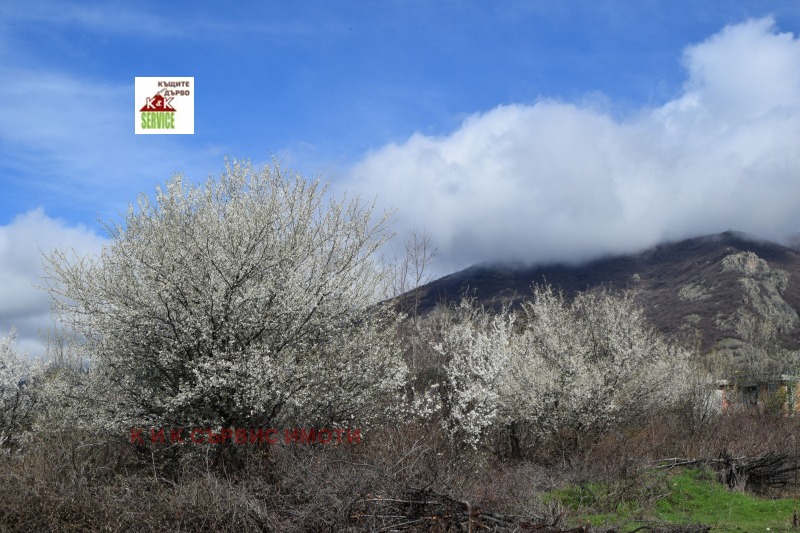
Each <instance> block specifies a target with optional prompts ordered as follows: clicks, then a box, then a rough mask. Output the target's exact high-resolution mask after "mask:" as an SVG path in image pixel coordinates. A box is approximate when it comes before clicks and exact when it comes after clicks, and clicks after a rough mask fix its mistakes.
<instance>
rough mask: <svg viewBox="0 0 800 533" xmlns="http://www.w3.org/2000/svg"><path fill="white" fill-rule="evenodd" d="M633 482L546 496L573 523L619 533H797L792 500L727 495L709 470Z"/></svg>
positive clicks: (687, 471) (649, 475) (573, 488)
mask: <svg viewBox="0 0 800 533" xmlns="http://www.w3.org/2000/svg"><path fill="white" fill-rule="evenodd" d="M636 482H637V483H638V485H635V484H629V485H628V486H627V488H620V486H606V485H599V484H586V485H582V486H580V487H569V488H566V489H562V490H560V491H556V492H554V493H552V494H551V497H553V498H555V499H557V500H559V501H561V503H562V504H564V505H566V506H567V507H569V508H571V509H572V510H573V511H575V512H576V514H577V517H578V519H577V523H581V524H586V523H587V522H589V523H590V524H592V525H594V526H622V528H621V531H632V530H633V529H636V528H637V527H639V526H641V525H645V524H650V525H652V524H653V523H660V524H683V525H688V524H704V525H709V526H713V531H723V532H724V531H727V532H765V531H771V532H775V531H800V530H793V529H792V516H793V512H794V500H792V499H774V500H771V499H767V498H760V497H757V496H753V495H751V494H747V493H744V492H737V491H730V490H728V489H727V488H726V487H725V486H723V485H722V484H720V483H719V482H718V481H716V478H715V476H714V474H713V473H711V472H708V471H703V470H686V471H683V472H679V473H675V474H672V475H666V474H663V473H651V474H647V475H644V476H642V477H641V479H638V480H636Z"/></svg>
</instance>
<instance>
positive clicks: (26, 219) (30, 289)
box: [0, 209, 105, 355]
mask: <svg viewBox="0 0 800 533" xmlns="http://www.w3.org/2000/svg"><path fill="white" fill-rule="evenodd" d="M104 242H105V239H103V238H102V237H100V236H99V235H97V234H96V233H94V232H92V231H90V230H89V229H87V228H86V227H83V226H71V225H68V224H66V223H64V222H63V221H61V220H57V219H53V218H50V217H48V216H47V215H46V214H45V213H44V211H43V210H42V209H35V210H33V211H29V212H28V213H25V214H23V215H19V216H17V217H16V218H15V219H14V220H13V221H11V222H10V223H9V224H7V225H5V226H0V335H5V334H6V333H7V332H8V330H9V329H10V328H11V327H16V329H17V341H18V343H19V348H20V350H21V351H22V352H24V351H28V352H29V353H30V354H31V355H37V354H41V353H42V346H41V343H40V341H39V330H40V329H41V328H46V327H48V325H49V324H50V323H51V322H50V297H49V296H48V294H47V293H46V292H45V291H44V290H41V289H38V288H37V287H36V285H39V286H41V285H44V282H43V280H42V274H43V270H42V260H43V255H42V254H43V253H44V254H47V253H49V252H50V251H51V250H52V249H53V248H56V247H58V248H61V249H64V250H70V249H73V250H75V252H77V253H78V254H81V255H84V254H87V253H99V252H100V249H101V248H102V245H103V243H104Z"/></svg>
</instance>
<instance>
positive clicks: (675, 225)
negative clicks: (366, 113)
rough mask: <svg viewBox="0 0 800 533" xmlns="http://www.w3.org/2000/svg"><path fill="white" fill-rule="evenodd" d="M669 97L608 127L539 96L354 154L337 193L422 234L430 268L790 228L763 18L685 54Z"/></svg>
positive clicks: (792, 210)
mask: <svg viewBox="0 0 800 533" xmlns="http://www.w3.org/2000/svg"><path fill="white" fill-rule="evenodd" d="M684 64H685V66H686V69H687V73H688V75H687V80H686V83H685V85H684V88H683V91H682V92H681V94H679V95H676V97H675V98H674V99H673V100H671V101H669V102H667V103H665V104H664V105H662V106H660V107H658V108H644V109H641V110H640V111H639V112H638V113H636V114H634V115H632V116H629V117H626V118H622V119H621V118H618V117H615V116H613V115H612V114H610V113H609V112H607V111H605V110H603V109H598V108H596V107H593V106H591V105H585V104H572V103H566V102H559V101H553V100H539V101H537V102H535V103H534V104H531V105H522V104H520V105H506V106H500V107H497V108H495V109H492V110H490V111H488V112H486V113H478V114H475V115H473V116H471V117H469V118H468V119H467V120H465V121H464V123H463V124H461V126H460V127H459V128H458V129H457V130H456V131H454V132H452V133H450V134H449V135H445V136H441V137H433V136H426V135H422V134H419V133H417V134H415V135H413V136H412V137H411V138H409V139H408V140H407V141H405V142H403V143H401V144H392V145H388V146H385V147H383V148H381V149H379V150H376V151H374V152H372V153H370V154H368V155H366V156H365V157H364V158H363V159H362V160H361V161H360V162H359V163H358V164H357V165H355V166H354V167H353V168H352V169H351V170H350V173H349V179H348V181H347V187H348V188H350V189H351V190H352V189H355V190H358V191H359V192H361V193H362V194H363V195H366V196H372V195H377V196H378V200H379V201H380V202H383V203H384V204H388V205H392V206H394V207H396V208H398V214H397V216H398V219H399V220H398V228H397V230H398V231H399V232H401V233H402V232H403V231H405V229H406V228H409V227H410V226H411V225H412V224H414V223H416V224H424V225H425V226H426V229H427V230H428V231H429V232H430V233H431V234H432V235H433V237H434V239H435V240H436V241H437V242H438V245H439V248H440V266H439V268H440V269H441V271H442V272H447V271H452V270H454V269H457V268H463V267H465V266H467V265H469V264H472V263H475V262H477V261H481V260H487V259H501V258H504V259H518V260H525V261H562V260H580V259H586V258H589V257H592V256H597V255H601V254H604V253H617V252H625V251H634V250H637V249H641V248H643V247H646V246H649V245H651V244H655V243H657V242H659V241H661V240H664V239H668V238H673V239H676V238H682V237H687V236H691V235H697V234H703V233H713V232H719V231H724V230H727V229H729V228H734V229H739V230H743V231H747V232H750V233H754V234H757V235H761V236H764V237H767V238H773V239H781V238H783V237H786V236H787V235H788V234H790V233H794V232H796V231H797V230H798V229H800V179H799V178H798V176H800V151H798V149H797V147H798V146H800V42H799V41H798V40H797V39H796V38H795V37H794V36H793V35H791V34H786V33H778V32H777V31H776V30H775V24H774V21H773V20H772V19H770V18H765V19H759V20H751V21H747V22H744V23H742V24H738V25H735V26H729V27H726V28H724V29H723V30H722V31H721V32H719V33H718V34H716V35H714V36H712V37H711V38H709V39H708V40H706V41H705V42H702V43H700V44H697V45H694V46H690V47H688V48H687V49H686V51H685V56H684Z"/></svg>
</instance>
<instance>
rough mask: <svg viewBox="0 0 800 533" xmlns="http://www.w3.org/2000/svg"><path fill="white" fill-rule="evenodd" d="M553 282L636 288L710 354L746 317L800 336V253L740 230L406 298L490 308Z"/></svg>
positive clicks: (785, 335) (429, 305)
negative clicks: (471, 301)
mask: <svg viewBox="0 0 800 533" xmlns="http://www.w3.org/2000/svg"><path fill="white" fill-rule="evenodd" d="M545 282H546V283H549V284H551V285H553V286H556V287H559V288H561V290H563V291H564V292H565V293H566V294H567V295H572V294H574V293H575V292H577V291H585V290H596V289H599V288H610V289H615V290H616V289H628V290H633V291H634V292H635V294H636V298H637V300H638V301H639V303H640V304H641V305H642V306H643V307H644V308H645V311H646V313H647V315H648V317H649V318H650V320H651V321H652V323H653V324H654V325H655V326H656V327H657V328H658V329H660V330H661V331H663V332H665V333H667V334H673V335H686V334H689V335H696V334H697V333H698V332H699V334H700V338H701V344H702V348H703V350H704V351H708V350H709V349H711V348H714V347H719V346H722V345H725V343H726V342H728V343H730V342H735V340H736V339H737V338H738V335H737V334H736V323H737V322H738V320H739V319H740V317H741V316H743V315H748V314H749V315H752V316H755V317H761V318H765V319H767V320H769V321H771V322H772V323H774V324H775V325H776V326H778V327H779V329H780V330H781V331H782V341H783V344H784V345H785V346H786V347H789V345H791V346H792V347H794V345H795V339H797V338H798V334H800V318H798V311H799V310H800V251H799V250H797V249H794V248H789V247H786V246H782V245H779V244H776V243H774V242H769V241H766V240H763V239H759V238H756V237H753V236H749V235H746V234H744V233H740V232H734V231H727V232H725V233H720V234H715V235H706V236H703V237H697V238H693V239H687V240H683V241H679V242H672V243H665V244H661V245H658V246H655V247H653V248H650V249H648V250H645V251H643V252H640V253H636V254H630V255H620V256H610V257H604V258H600V259H596V260H593V261H590V262H586V263H582V264H578V265H568V264H550V265H535V266H520V265H508V264H501V263H482V264H479V265H475V266H472V267H469V268H467V269H465V270H462V271H460V272H456V273H454V274H451V275H449V276H445V277H443V278H440V279H437V280H435V281H433V282H431V283H428V284H427V285H423V286H422V287H419V288H418V289H416V290H414V291H411V292H409V293H407V294H405V295H403V296H401V297H400V299H399V301H400V304H401V307H402V308H404V309H406V310H412V309H413V308H415V307H416V310H417V312H418V313H421V314H425V313H427V312H428V311H430V310H431V309H433V307H435V306H436V305H437V304H438V303H443V302H453V301H456V300H458V299H460V298H461V296H462V295H463V294H469V295H471V296H473V297H475V298H476V299H477V300H478V301H479V302H481V303H483V304H484V305H487V306H492V307H499V306H500V305H502V304H512V305H513V304H516V303H519V302H521V301H522V300H523V299H525V298H528V297H530V295H531V285H532V284H534V283H545Z"/></svg>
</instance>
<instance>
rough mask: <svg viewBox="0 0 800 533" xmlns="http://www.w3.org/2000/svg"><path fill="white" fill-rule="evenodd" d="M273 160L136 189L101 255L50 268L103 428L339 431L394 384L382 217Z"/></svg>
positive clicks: (52, 263)
mask: <svg viewBox="0 0 800 533" xmlns="http://www.w3.org/2000/svg"><path fill="white" fill-rule="evenodd" d="M329 196H330V195H329V194H328V191H327V190H326V188H325V187H322V186H320V185H319V183H317V182H309V181H307V180H306V179H304V178H303V177H301V176H299V175H296V174H292V173H287V172H284V171H282V170H281V169H280V168H278V167H277V166H271V167H270V166H267V167H264V168H263V169H261V170H254V169H253V168H252V166H251V165H250V164H242V163H239V162H236V161H234V162H232V163H226V170H225V172H224V173H223V174H222V175H221V177H220V178H219V179H218V180H213V179H209V180H208V181H207V182H206V183H205V185H204V186H195V185H191V184H190V183H188V182H187V180H185V179H184V178H183V177H181V176H175V177H173V178H172V179H171V180H170V181H169V182H168V183H167V184H166V186H165V187H163V188H162V187H159V188H158V189H157V192H156V195H155V199H154V201H151V199H150V198H148V197H147V196H145V195H141V196H140V197H139V199H138V203H137V205H136V206H133V205H131V207H130V208H129V209H128V212H127V214H126V215H125V218H124V221H123V222H122V223H120V224H114V225H111V226H110V227H109V228H108V229H109V233H110V236H111V243H110V244H109V245H108V246H106V247H105V248H104V249H103V251H102V253H101V255H100V256H99V257H88V258H87V257H77V256H74V255H70V254H67V253H66V252H64V251H57V252H54V253H53V254H52V255H51V256H50V257H49V258H48V265H47V272H48V274H49V279H50V284H49V290H50V292H51V294H52V295H53V297H54V302H55V307H56V309H57V311H58V313H59V315H60V318H61V320H62V321H63V322H64V323H66V324H68V325H69V326H71V327H72V328H73V329H74V330H75V331H76V332H77V333H79V334H80V335H81V336H82V337H83V338H85V339H86V346H85V351H86V353H87V354H88V355H89V357H90V359H91V364H92V366H91V368H92V372H93V374H94V379H93V382H94V383H99V384H101V386H102V387H103V388H104V389H105V393H104V394H103V395H102V398H100V400H102V401H100V402H99V403H98V408H99V409H102V415H103V416H104V420H105V422H106V423H107V424H111V425H112V426H113V425H116V426H117V427H120V426H121V427H127V426H131V425H144V424H151V425H159V426H166V425H175V426H180V425H187V424H208V425H209V426H212V427H213V426H222V427H233V426H238V425H242V424H249V425H267V424H281V423H294V424H302V423H341V424H344V423H348V422H353V421H356V420H359V421H364V420H365V419H368V418H370V417H371V416H374V415H375V414H376V413H377V412H378V410H379V408H380V406H381V403H380V399H381V397H382V396H384V395H386V394H389V393H391V392H393V391H395V390H396V389H397V388H398V387H399V386H400V385H401V384H402V382H403V379H404V372H405V367H404V365H403V363H402V361H401V358H400V355H399V348H398V346H397V343H396V341H395V334H394V326H395V318H394V316H393V315H392V314H391V313H390V312H389V311H388V310H385V309H382V308H379V307H376V306H374V305H373V304H374V298H375V295H376V294H377V293H378V290H379V288H380V286H381V283H382V282H383V280H382V275H383V272H382V271H381V270H380V269H379V268H378V267H377V261H374V260H373V254H374V252H375V251H376V250H377V249H378V248H379V247H380V246H381V245H382V243H383V242H384V241H385V239H386V229H387V217H386V216H383V217H382V218H379V220H378V221H377V222H373V212H372V209H371V208H369V207H368V206H364V205H363V204H361V203H360V202H359V201H358V200H357V199H356V200H351V201H344V200H343V201H337V200H335V199H331V198H330V197H329Z"/></svg>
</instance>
